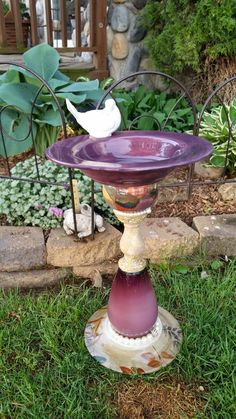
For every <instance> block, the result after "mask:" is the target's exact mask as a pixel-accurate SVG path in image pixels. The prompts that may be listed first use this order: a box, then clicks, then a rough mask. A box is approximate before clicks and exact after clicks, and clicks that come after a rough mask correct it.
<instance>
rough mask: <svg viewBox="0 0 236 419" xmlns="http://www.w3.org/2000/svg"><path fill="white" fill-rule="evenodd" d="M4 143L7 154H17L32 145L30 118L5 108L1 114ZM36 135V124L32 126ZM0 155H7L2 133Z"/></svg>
mask: <svg viewBox="0 0 236 419" xmlns="http://www.w3.org/2000/svg"><path fill="white" fill-rule="evenodd" d="M1 124H2V128H3V132H4V134H3V136H4V143H5V147H6V151H7V156H8V157H10V156H15V155H16V154H18V153H22V152H23V151H25V150H27V149H28V148H29V147H31V146H32V136H31V135H30V134H29V119H28V118H27V116H26V115H23V114H19V113H18V112H16V111H15V110H13V109H5V110H4V111H3V112H2V114H1ZM32 129H33V133H34V135H35V134H36V125H35V124H33V126H32ZM0 155H1V156H3V157H6V156H5V151H4V144H3V138H2V136H1V135H0Z"/></svg>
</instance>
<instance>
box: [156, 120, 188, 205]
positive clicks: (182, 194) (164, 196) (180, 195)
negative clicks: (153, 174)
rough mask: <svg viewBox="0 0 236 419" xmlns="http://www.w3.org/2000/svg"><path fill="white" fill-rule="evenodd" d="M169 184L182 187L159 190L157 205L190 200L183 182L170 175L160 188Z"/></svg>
mask: <svg viewBox="0 0 236 419" xmlns="http://www.w3.org/2000/svg"><path fill="white" fill-rule="evenodd" d="M157 129H158V128H157ZM159 129H161V128H159ZM168 183H169V184H170V183H176V184H179V185H180V186H178V187H176V188H169V187H168V188H159V191H158V197H157V203H163V202H177V201H186V200H187V199H188V190H187V188H186V187H181V181H180V180H179V179H177V178H175V177H174V176H171V175H169V176H167V177H166V178H165V179H164V181H161V182H160V186H161V185H168Z"/></svg>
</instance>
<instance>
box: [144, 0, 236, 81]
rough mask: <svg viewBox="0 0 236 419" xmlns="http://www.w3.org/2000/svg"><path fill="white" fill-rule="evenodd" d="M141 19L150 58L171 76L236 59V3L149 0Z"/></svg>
mask: <svg viewBox="0 0 236 419" xmlns="http://www.w3.org/2000/svg"><path fill="white" fill-rule="evenodd" d="M141 16H142V23H143V25H144V26H145V27H146V28H147V29H148V36H147V45H148V47H149V51H150V54H151V57H152V59H153V61H154V63H155V64H156V65H157V68H159V69H162V70H164V71H167V72H168V73H172V74H178V73H181V72H183V71H186V70H187V71H189V69H192V70H194V71H197V72H198V71H202V70H203V69H204V68H206V67H207V65H209V63H210V61H211V60H214V59H216V58H218V57H222V56H228V57H229V56H232V57H233V56H235V52H236V44H235V25H236V2H235V0H228V1H215V0H199V1H192V0H179V1H175V0H168V1H163V0H149V1H148V2H147V4H146V6H145V8H144V9H143V11H142V15H141Z"/></svg>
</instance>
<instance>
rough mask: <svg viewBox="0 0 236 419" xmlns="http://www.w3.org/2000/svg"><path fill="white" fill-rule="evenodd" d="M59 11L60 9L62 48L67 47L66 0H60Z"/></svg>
mask: <svg viewBox="0 0 236 419" xmlns="http://www.w3.org/2000/svg"><path fill="white" fill-rule="evenodd" d="M60 11H61V39H62V48H65V47H67V10H66V0H60Z"/></svg>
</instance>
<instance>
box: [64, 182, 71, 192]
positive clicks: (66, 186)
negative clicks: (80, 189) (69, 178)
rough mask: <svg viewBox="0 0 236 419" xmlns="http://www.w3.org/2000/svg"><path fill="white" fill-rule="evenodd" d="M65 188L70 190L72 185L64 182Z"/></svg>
mask: <svg viewBox="0 0 236 419" xmlns="http://www.w3.org/2000/svg"><path fill="white" fill-rule="evenodd" d="M64 189H65V190H66V191H68V190H69V189H70V185H68V183H64Z"/></svg>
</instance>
